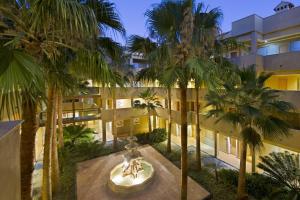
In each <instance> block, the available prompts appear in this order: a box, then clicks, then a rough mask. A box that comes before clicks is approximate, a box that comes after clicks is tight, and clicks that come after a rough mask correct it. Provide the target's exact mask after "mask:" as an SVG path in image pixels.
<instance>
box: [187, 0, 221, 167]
mask: <svg viewBox="0 0 300 200" xmlns="http://www.w3.org/2000/svg"><path fill="white" fill-rule="evenodd" d="M221 17H222V13H221V11H220V10H219V9H218V8H214V9H211V10H210V11H208V10H207V8H205V7H204V4H203V3H199V4H198V5H197V8H196V10H195V13H194V29H193V38H192V40H193V44H192V51H193V54H194V55H195V57H196V58H195V59H192V61H190V64H191V65H192V66H191V67H192V69H191V71H192V74H191V78H192V79H193V80H194V81H195V89H196V164H197V168H198V169H201V141H200V138H201V136H200V131H201V129H200V118H199V115H200V107H199V89H201V88H202V86H206V87H208V88H209V89H211V88H213V87H212V86H215V85H216V82H217V81H216V75H217V73H216V71H217V70H216V69H215V68H216V67H217V65H216V63H213V62H212V61H211V60H212V59H211V55H212V53H211V52H212V51H213V49H214V48H215V47H214V43H215V41H216V37H217V35H218V33H219V21H220V19H221Z"/></svg>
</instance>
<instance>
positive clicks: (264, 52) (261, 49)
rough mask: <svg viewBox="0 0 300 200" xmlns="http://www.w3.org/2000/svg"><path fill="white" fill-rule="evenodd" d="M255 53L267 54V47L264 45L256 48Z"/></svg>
mask: <svg viewBox="0 0 300 200" xmlns="http://www.w3.org/2000/svg"><path fill="white" fill-rule="evenodd" d="M257 54H258V55H261V56H266V55H267V48H266V47H261V48H259V49H258V50H257Z"/></svg>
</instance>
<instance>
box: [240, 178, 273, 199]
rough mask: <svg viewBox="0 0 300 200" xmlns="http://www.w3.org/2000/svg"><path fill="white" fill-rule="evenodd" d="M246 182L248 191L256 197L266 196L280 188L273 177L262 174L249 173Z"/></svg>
mask: <svg viewBox="0 0 300 200" xmlns="http://www.w3.org/2000/svg"><path fill="white" fill-rule="evenodd" d="M246 184H247V191H248V193H249V194H251V195H252V196H253V197H255V198H256V199H263V198H266V197H268V195H270V194H272V193H273V192H274V191H275V190H277V189H276V188H278V185H277V184H276V183H275V182H274V180H273V179H272V178H270V177H268V176H265V175H262V174H252V175H250V174H249V175H247V177H246Z"/></svg>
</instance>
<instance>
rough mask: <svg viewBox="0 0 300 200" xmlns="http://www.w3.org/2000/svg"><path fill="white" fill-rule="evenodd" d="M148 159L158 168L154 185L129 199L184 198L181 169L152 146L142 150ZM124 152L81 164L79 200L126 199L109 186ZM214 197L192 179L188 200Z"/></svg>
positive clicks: (78, 181) (78, 177) (189, 185)
mask: <svg viewBox="0 0 300 200" xmlns="http://www.w3.org/2000/svg"><path fill="white" fill-rule="evenodd" d="M139 151H140V152H141V154H142V155H143V156H144V159H145V160H146V161H148V162H150V163H151V164H152V165H153V167H154V169H155V177H154V179H153V181H152V183H151V184H150V185H149V186H148V187H147V188H146V189H145V190H143V191H140V192H137V193H134V194H130V195H127V196H126V199H127V200H153V199H165V200H168V199H170V200H173V199H180V169H178V168H177V167H176V166H175V165H173V164H172V163H171V162H170V161H169V160H167V159H166V158H164V157H163V156H162V155H161V154H160V153H159V152H157V151H156V150H155V149H153V148H152V147H151V146H149V145H146V146H142V147H140V148H139ZM123 153H124V152H119V153H115V154H111V155H108V156H105V157H100V158H96V159H93V160H89V161H85V162H82V163H79V164H78V165H77V199H79V200H86V199H88V200H96V199H97V200H98V199H101V200H121V199H125V198H124V196H121V195H117V194H115V193H113V192H112V191H111V190H110V189H109V188H108V186H107V183H108V180H109V174H110V171H111V169H112V168H113V167H114V166H115V165H117V164H119V163H121V162H122V161H123V158H122V155H123ZM209 196H210V194H209V192H208V191H206V190H205V189H204V188H202V187H201V186H200V185H199V184H198V183H196V182H195V181H194V180H192V179H191V178H189V179H188V199H189V200H202V199H207V198H208V197H209Z"/></svg>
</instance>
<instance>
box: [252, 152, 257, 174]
mask: <svg viewBox="0 0 300 200" xmlns="http://www.w3.org/2000/svg"><path fill="white" fill-rule="evenodd" d="M255 154H256V152H255V148H253V147H252V173H255V172H256V155H255Z"/></svg>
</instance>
